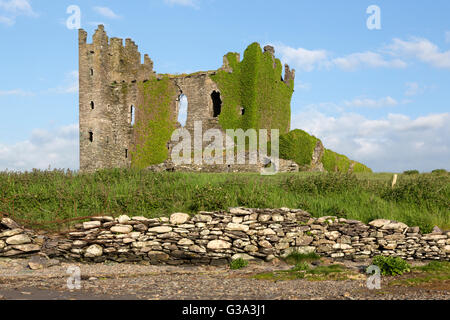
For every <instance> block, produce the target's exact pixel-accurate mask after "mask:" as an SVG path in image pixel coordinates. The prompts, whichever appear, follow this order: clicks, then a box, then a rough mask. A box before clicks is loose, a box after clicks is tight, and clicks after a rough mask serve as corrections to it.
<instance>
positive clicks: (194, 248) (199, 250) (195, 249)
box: [189, 245, 206, 253]
mask: <svg viewBox="0 0 450 320" xmlns="http://www.w3.org/2000/svg"><path fill="white" fill-rule="evenodd" d="M189 251H192V252H196V253H206V249H205V248H202V247H200V246H198V245H193V246H190V247H189Z"/></svg>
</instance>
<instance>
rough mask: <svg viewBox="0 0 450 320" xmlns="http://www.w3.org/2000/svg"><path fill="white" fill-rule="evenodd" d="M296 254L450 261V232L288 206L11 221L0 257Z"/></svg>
mask: <svg viewBox="0 0 450 320" xmlns="http://www.w3.org/2000/svg"><path fill="white" fill-rule="evenodd" d="M294 250H297V251H299V252H303V253H309V252H316V253H317V254H319V255H321V256H326V257H332V258H336V259H353V260H363V259H368V258H370V257H373V256H375V255H386V256H398V257H401V258H404V259H407V260H447V261H449V260H450V232H445V233H444V232H436V233H433V234H426V235H423V234H421V233H420V230H419V229H418V228H417V227H413V228H410V227H408V226H407V225H405V224H403V223H400V222H395V221H389V220H375V221H372V222H371V223H369V224H364V223H362V222H360V221H353V220H347V219H338V218H336V217H323V218H318V219H316V218H312V217H311V215H310V214H309V213H307V212H305V211H302V210H291V209H287V208H282V209H245V208H231V209H230V210H228V211H226V212H200V213H199V214H197V215H195V216H192V217H191V216H190V215H188V214H185V213H176V214H173V215H172V216H171V217H170V219H169V218H157V219H147V218H144V217H133V218H130V217H128V216H120V217H118V218H113V217H96V218H93V219H92V220H91V221H88V222H84V223H82V224H79V225H77V226H76V229H75V230H73V231H72V232H70V233H68V234H66V235H60V236H45V235H42V234H41V235H39V234H37V233H35V232H33V231H30V230H24V229H23V228H21V227H20V226H19V225H18V224H17V223H15V222H14V221H12V220H11V219H9V218H3V219H2V220H1V223H0V257H26V256H29V255H32V254H36V253H42V254H45V255H47V256H48V257H49V258H60V259H65V260H69V261H88V262H103V261H105V260H113V261H117V262H135V261H142V260H146V261H149V262H150V263H153V264H171V265H179V264H224V263H228V262H229V261H230V260H231V259H233V258H238V257H242V258H244V259H261V260H265V261H270V260H272V259H275V258H276V257H284V256H286V255H288V254H289V253H291V252H293V251H294Z"/></svg>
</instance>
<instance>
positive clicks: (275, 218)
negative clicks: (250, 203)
mask: <svg viewBox="0 0 450 320" xmlns="http://www.w3.org/2000/svg"><path fill="white" fill-rule="evenodd" d="M272 221H275V222H283V221H284V217H283V216H282V215H281V214H274V215H273V216H272Z"/></svg>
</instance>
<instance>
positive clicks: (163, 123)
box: [131, 76, 176, 168]
mask: <svg viewBox="0 0 450 320" xmlns="http://www.w3.org/2000/svg"><path fill="white" fill-rule="evenodd" d="M174 95H176V91H175V87H174V85H173V84H172V82H171V81H170V79H169V78H168V77H167V76H165V77H163V78H162V79H160V80H158V79H156V77H153V78H152V79H150V80H148V81H147V82H143V83H139V85H138V97H139V98H138V100H139V101H138V107H137V109H136V124H135V127H134V130H135V131H134V137H135V146H134V150H132V151H131V165H132V167H134V168H146V167H148V166H150V165H154V164H159V163H162V162H164V161H166V160H167V159H168V156H169V154H168V150H167V142H168V141H170V138H171V135H172V133H173V131H174V130H175V124H176V119H175V115H173V114H172V112H171V104H172V103H173V99H174V98H173V97H174Z"/></svg>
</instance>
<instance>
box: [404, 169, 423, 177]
mask: <svg viewBox="0 0 450 320" xmlns="http://www.w3.org/2000/svg"><path fill="white" fill-rule="evenodd" d="M403 174H405V175H407V176H412V175H415V174H420V172H419V170H406V171H405V172H403Z"/></svg>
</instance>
